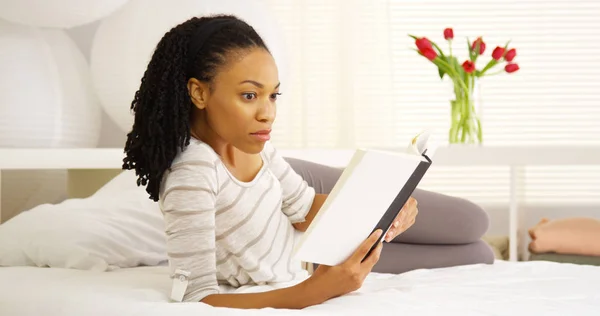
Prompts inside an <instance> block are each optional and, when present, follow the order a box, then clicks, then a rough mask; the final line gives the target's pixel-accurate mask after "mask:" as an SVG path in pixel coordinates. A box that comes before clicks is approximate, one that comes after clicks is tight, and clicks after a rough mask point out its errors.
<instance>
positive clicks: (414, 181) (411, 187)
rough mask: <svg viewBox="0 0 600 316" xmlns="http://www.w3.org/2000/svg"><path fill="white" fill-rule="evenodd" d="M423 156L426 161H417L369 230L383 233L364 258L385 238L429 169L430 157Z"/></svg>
mask: <svg viewBox="0 0 600 316" xmlns="http://www.w3.org/2000/svg"><path fill="white" fill-rule="evenodd" d="M423 157H425V159H427V161H421V162H420V163H419V165H418V166H417V168H415V171H413V173H412V174H411V176H410V178H408V181H407V182H406V184H405V185H404V187H402V190H400V192H398V195H396V198H395V199H394V201H392V203H391V204H390V206H389V207H388V209H387V211H386V212H385V214H383V216H382V217H381V219H380V220H379V222H378V223H377V225H375V227H374V228H373V230H371V233H373V232H374V231H376V230H377V229H381V230H382V231H383V234H382V235H381V236H380V237H379V239H378V240H377V243H375V244H374V245H373V246H372V247H371V249H370V250H369V252H368V253H367V255H366V256H365V258H367V257H368V256H369V255H370V254H371V252H372V251H373V250H374V249H375V247H377V244H378V243H380V242H381V241H382V240H383V238H385V233H386V232H387V231H388V230H389V228H390V227H391V226H392V224H393V223H394V219H396V217H397V216H398V214H399V212H400V210H401V209H402V207H403V206H404V204H406V202H407V201H408V199H409V198H410V196H411V195H412V194H413V192H414V191H415V189H416V188H417V186H418V185H419V183H420V182H421V179H423V176H425V173H426V172H427V170H428V169H429V166H431V163H432V161H431V159H429V157H427V155H426V154H425V153H423ZM363 260H364V259H363Z"/></svg>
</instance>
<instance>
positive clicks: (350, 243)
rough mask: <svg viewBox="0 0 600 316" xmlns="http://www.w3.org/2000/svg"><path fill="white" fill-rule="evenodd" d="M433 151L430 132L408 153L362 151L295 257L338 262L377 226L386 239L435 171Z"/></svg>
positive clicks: (414, 142) (415, 141)
mask: <svg viewBox="0 0 600 316" xmlns="http://www.w3.org/2000/svg"><path fill="white" fill-rule="evenodd" d="M433 151H434V148H432V147H431V145H430V144H429V133H428V132H423V133H421V134H419V135H417V136H416V137H414V138H413V139H412V141H411V142H410V144H409V145H408V147H407V148H406V150H405V151H401V152H385V151H379V150H369V149H358V150H356V151H355V153H354V155H353V157H352V159H351V160H350V162H349V163H348V166H347V167H346V168H345V169H344V172H343V173H342V175H341V177H340V179H339V180H338V182H337V183H336V184H335V186H334V187H333V189H332V191H331V193H330V194H329V196H328V197H327V200H326V201H325V202H324V204H323V206H322V207H321V210H320V211H319V212H318V213H317V216H316V217H315V218H314V219H313V221H312V223H311V224H310V226H309V227H308V229H307V230H306V232H305V233H304V234H302V236H301V237H300V239H299V240H298V242H297V243H296V247H295V249H294V252H295V254H294V255H295V257H296V258H297V259H299V260H301V261H303V262H311V263H317V264H325V265H330V266H333V265H337V264H340V263H342V262H344V261H345V260H346V259H347V258H348V257H350V255H352V253H354V251H355V250H356V249H357V248H358V246H359V245H360V244H361V243H362V242H363V241H364V240H365V239H366V238H367V237H368V236H369V235H370V234H371V233H372V232H373V231H375V230H377V229H382V230H383V232H384V234H382V235H381V237H380V239H379V241H380V242H381V241H382V240H383V238H384V237H385V233H386V232H387V231H388V230H389V228H390V227H391V225H392V224H393V221H394V219H395V218H396V216H397V215H398V214H399V212H400V210H401V209H402V206H403V205H404V204H405V203H406V202H407V201H408V199H409V197H410V196H411V195H412V193H413V191H414V190H415V188H416V187H417V185H418V184H419V182H420V181H421V179H422V178H423V176H424V175H425V173H426V172H427V170H428V169H429V166H430V165H431V163H432V160H431V158H432V153H433ZM375 245H377V244H375ZM373 248H374V247H373ZM373 248H372V249H373Z"/></svg>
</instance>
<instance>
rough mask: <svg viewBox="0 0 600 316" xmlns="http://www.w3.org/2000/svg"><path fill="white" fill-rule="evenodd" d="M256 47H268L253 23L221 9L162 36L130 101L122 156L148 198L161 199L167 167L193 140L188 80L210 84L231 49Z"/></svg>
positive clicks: (188, 21)
mask: <svg viewBox="0 0 600 316" xmlns="http://www.w3.org/2000/svg"><path fill="white" fill-rule="evenodd" d="M215 22H217V24H219V23H220V26H218V27H215ZM223 22H225V23H223ZM210 28H212V29H211V30H210V31H207V30H208V29H210ZM203 32H204V33H203ZM207 32H208V33H209V34H206V33H207ZM199 34H203V35H199ZM255 47H259V48H264V49H265V50H267V51H269V49H268V48H267V46H266V44H265V43H264V41H263V40H262V38H261V37H260V36H259V34H258V33H257V32H256V31H255V30H254V28H253V27H251V26H250V25H248V24H247V23H246V22H244V21H243V20H241V19H239V18H237V17H236V16H232V15H223V14H220V15H212V16H205V17H193V18H191V19H189V20H187V21H185V22H183V23H181V24H179V25H177V26H175V27H174V28H172V29H171V30H169V31H168V32H167V33H166V34H165V35H164V36H163V38H162V39H161V40H160V41H159V43H158V44H157V46H156V49H155V51H154V53H153V56H152V58H151V60H150V62H149V64H148V67H147V69H146V71H145V73H144V75H143V77H142V80H141V85H140V88H139V90H138V91H137V92H136V93H135V97H134V99H133V102H132V103H131V110H132V111H133V112H134V113H135V118H134V123H133V127H132V130H131V131H130V132H129V133H128V134H127V141H126V144H125V149H124V151H125V158H124V159H123V169H126V170H130V169H135V172H136V175H137V185H138V186H140V185H143V186H146V191H147V192H148V193H149V194H150V199H152V200H154V201H158V200H159V190H160V183H161V180H162V177H163V175H164V173H165V171H166V170H167V169H168V168H169V167H170V166H171V164H172V162H173V159H174V158H175V156H176V155H177V154H178V152H179V151H180V150H184V149H185V147H187V146H188V145H189V142H190V137H191V131H190V126H191V124H190V123H191V122H190V121H191V113H192V109H193V107H194V105H193V103H192V101H191V98H190V95H189V93H188V89H187V82H188V80H189V79H190V78H196V79H198V80H200V81H204V82H207V83H209V84H210V83H211V82H212V80H213V78H214V76H215V74H216V72H217V71H218V69H219V67H221V66H223V65H224V64H225V63H226V62H227V56H228V54H229V53H231V52H233V51H238V50H244V49H250V48H255Z"/></svg>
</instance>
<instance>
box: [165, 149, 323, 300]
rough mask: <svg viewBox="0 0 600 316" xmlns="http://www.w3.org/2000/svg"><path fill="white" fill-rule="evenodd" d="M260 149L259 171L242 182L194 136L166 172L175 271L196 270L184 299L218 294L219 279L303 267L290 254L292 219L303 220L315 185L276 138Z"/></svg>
mask: <svg viewBox="0 0 600 316" xmlns="http://www.w3.org/2000/svg"><path fill="white" fill-rule="evenodd" d="M261 156H262V158H263V166H262V168H261V170H260V171H259V173H258V174H257V175H256V177H255V178H254V179H253V180H252V181H250V182H242V181H239V180H237V179H236V178H235V177H234V176H233V175H231V173H230V172H229V171H228V170H227V168H226V167H225V166H224V165H223V163H222V161H221V159H220V157H219V156H218V155H217V154H216V153H215V152H214V150H213V149H212V148H211V147H210V146H209V145H208V144H205V143H202V142H200V141H199V140H197V139H193V138H192V140H191V143H190V145H189V146H188V147H186V149H185V150H184V151H182V152H180V153H179V154H178V155H177V157H176V158H175V160H174V161H173V163H172V165H171V168H170V169H169V170H168V171H167V172H166V173H165V175H164V177H163V181H162V184H161V189H160V199H159V204H160V207H161V210H162V213H163V215H164V219H165V230H166V238H167V254H168V258H169V267H170V270H171V276H172V278H174V280H177V279H176V278H179V277H180V275H177V273H176V271H177V270H181V271H185V272H186V273H187V274H189V276H188V277H187V282H188V284H187V287H186V288H185V291H184V292H183V297H182V298H181V300H182V301H184V302H189V301H196V302H197V301H200V300H202V299H203V298H204V297H205V296H207V295H210V294H217V293H219V285H228V286H233V287H239V286H242V285H253V284H268V283H272V282H287V281H292V280H294V279H296V277H297V276H299V275H301V273H302V272H303V270H302V268H301V263H300V262H299V261H296V260H294V259H293V258H292V256H291V252H292V248H293V244H294V227H293V226H292V224H293V223H296V222H301V221H303V220H304V218H305V216H306V214H307V213H308V211H309V209H310V207H311V205H312V202H313V199H314V195H315V191H314V189H313V188H311V187H310V186H308V184H307V182H306V181H304V180H303V179H302V178H301V177H300V176H299V175H298V174H297V173H296V172H294V170H292V168H291V167H290V165H289V164H288V163H287V162H286V161H285V160H284V159H283V158H282V157H281V156H280V155H279V154H278V152H277V150H276V149H275V148H274V147H273V146H272V145H271V144H270V143H267V144H266V146H265V148H264V150H263V151H262V152H261ZM173 284H175V283H173ZM176 300H179V299H176Z"/></svg>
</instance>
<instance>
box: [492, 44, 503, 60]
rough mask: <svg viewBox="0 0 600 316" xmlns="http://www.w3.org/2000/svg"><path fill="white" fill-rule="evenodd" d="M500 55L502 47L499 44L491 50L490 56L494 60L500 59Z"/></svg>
mask: <svg viewBox="0 0 600 316" xmlns="http://www.w3.org/2000/svg"><path fill="white" fill-rule="evenodd" d="M502 55H504V48H502V47H500V46H497V47H496V48H495V49H494V51H493V52H492V58H494V59H495V60H500V58H502Z"/></svg>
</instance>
